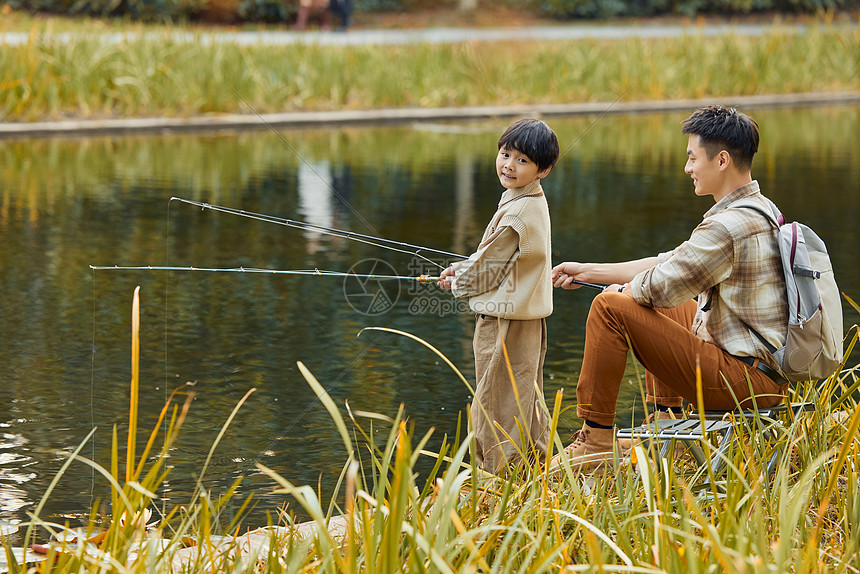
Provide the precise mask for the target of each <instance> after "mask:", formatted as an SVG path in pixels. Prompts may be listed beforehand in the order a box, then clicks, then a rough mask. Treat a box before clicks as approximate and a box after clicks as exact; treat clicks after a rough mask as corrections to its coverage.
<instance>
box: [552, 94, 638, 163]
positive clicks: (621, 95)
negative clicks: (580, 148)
mask: <svg viewBox="0 0 860 574" xmlns="http://www.w3.org/2000/svg"><path fill="white" fill-rule="evenodd" d="M632 87H633V84H630V85H629V86H627V89H626V90H624V91H623V92H621V94H620V95H619V96H618V97H617V98H615V100H614V101H613V102H612V103H611V104H609V106H607V107H606V109H605V110H603V111H602V112H600V115H599V116H597V117H596V118H594V121H592V122H591V123H590V124H588V127H587V128H585V129H584V130H583V131H582V133H581V134H579V136H578V137H577V138H576V139H575V140H573V143H572V144H570V145H569V146H567V148H566V149H565V150H564V151H563V152H561V154H559V156H558V157H559V159H561V156H563V155H564V154H566V153H567V152H569V151H570V149H571V148H572V147H573V146H575V145H576V144H578V143H579V140H581V139H582V138H584V137H585V134H587V133H588V132H589V131H590V130H591V128H593V127H594V124H596V123H597V122H599V121H600V120H602V119H603V116H605V115H606V114H608V113H609V110H611V109H612V107H613V106H614V105H615V104H617V103H618V102H619V101H620V100H621V98H623V97H624V94H626V93H627V92H629V91H630V89H631V88H632Z"/></svg>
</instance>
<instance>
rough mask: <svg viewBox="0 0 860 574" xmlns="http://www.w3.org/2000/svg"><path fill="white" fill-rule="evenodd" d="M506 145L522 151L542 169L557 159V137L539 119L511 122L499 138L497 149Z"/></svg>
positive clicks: (548, 166) (553, 163)
mask: <svg viewBox="0 0 860 574" xmlns="http://www.w3.org/2000/svg"><path fill="white" fill-rule="evenodd" d="M503 147H506V148H508V149H515V150H517V151H518V152H520V153H524V154H526V155H527V156H528V158H529V159H530V160H532V161H533V162H535V163H536V164H537V166H538V171H544V170H545V169H547V168H550V167H552V166H554V165H555V162H556V161H557V160H558V153H559V152H558V137H557V136H556V135H555V132H554V131H552V129H551V128H550V127H549V126H548V125H546V123H544V122H542V121H541V120H534V119H523V120H517V121H515V122H514V123H512V124H511V125H510V126H509V127H508V129H506V130H505V133H503V134H502V137H501V138H499V149H502V148H503Z"/></svg>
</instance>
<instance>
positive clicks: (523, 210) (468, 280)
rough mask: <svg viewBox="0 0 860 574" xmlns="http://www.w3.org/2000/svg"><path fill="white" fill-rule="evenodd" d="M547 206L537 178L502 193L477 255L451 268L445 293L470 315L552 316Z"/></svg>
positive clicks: (511, 317) (519, 318) (523, 317)
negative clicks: (464, 304)
mask: <svg viewBox="0 0 860 574" xmlns="http://www.w3.org/2000/svg"><path fill="white" fill-rule="evenodd" d="M550 233H551V229H550V219H549V207H548V206H547V202H546V197H545V196H544V193H543V188H541V185H540V180H539V179H537V180H535V181H533V182H532V183H530V184H528V185H526V186H525V187H519V188H516V189H508V190H505V192H504V193H503V194H502V198H501V200H500V201H499V207H498V209H497V210H496V213H495V214H494V215H493V218H492V219H491V220H490V223H489V225H487V229H486V231H484V236H483V237H482V238H481V243H480V245H478V250H477V251H475V253H473V254H472V255H471V256H470V257H469V259H467V260H465V261H460V262H458V263H455V264H454V272H455V274H454V280H453V283H452V286H451V291H452V293H453V294H454V295H455V296H456V297H469V308H470V309H471V310H472V311H474V312H475V313H480V314H483V315H489V316H492V317H501V318H502V319H518V320H526V319H540V318H543V317H547V316H549V315H550V314H552V279H551V276H550V274H551V272H552V263H551V253H552V249H551V242H550Z"/></svg>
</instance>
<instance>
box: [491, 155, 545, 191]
mask: <svg viewBox="0 0 860 574" xmlns="http://www.w3.org/2000/svg"><path fill="white" fill-rule="evenodd" d="M496 173H497V174H498V176H499V182H501V184H502V187H504V188H505V189H514V188H515V187H523V186H525V185H528V184H530V183H531V182H533V181H534V180H536V179H538V178H541V177H545V176H546V174H548V173H549V169H546V170H544V171H542V172H538V166H537V164H536V163H535V162H533V161H532V160H530V159H529V157H528V156H527V155H526V154H524V153H522V152H519V151H517V150H515V149H511V148H508V147H503V148H501V149H500V150H499V155H497V156H496Z"/></svg>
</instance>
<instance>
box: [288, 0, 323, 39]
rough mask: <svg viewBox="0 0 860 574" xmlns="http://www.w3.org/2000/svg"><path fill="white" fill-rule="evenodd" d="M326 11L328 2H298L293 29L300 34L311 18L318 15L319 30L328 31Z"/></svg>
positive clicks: (305, 0)
mask: <svg viewBox="0 0 860 574" xmlns="http://www.w3.org/2000/svg"><path fill="white" fill-rule="evenodd" d="M328 9H329V0H299V14H298V16H297V17H296V25H295V29H296V30H298V31H300V32H301V31H303V30H304V29H305V28H307V25H308V20H309V19H310V18H311V16H315V15H317V14H319V16H320V29H321V30H328V29H329V23H328Z"/></svg>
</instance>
